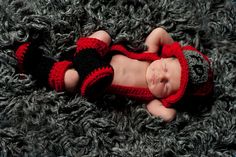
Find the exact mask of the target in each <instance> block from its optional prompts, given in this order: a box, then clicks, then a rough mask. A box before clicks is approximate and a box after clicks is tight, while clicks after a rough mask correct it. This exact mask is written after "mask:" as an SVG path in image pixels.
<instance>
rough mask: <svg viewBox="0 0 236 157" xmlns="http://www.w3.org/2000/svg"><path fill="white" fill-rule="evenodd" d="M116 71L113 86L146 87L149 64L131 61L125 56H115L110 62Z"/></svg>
mask: <svg viewBox="0 0 236 157" xmlns="http://www.w3.org/2000/svg"><path fill="white" fill-rule="evenodd" d="M110 64H111V66H112V67H113V69H114V79H113V82H112V84H115V85H124V86H135V87H146V86H147V85H146V69H147V66H148V65H149V63H148V62H143V61H138V60H135V59H130V58H128V57H126V56H124V55H114V56H113V57H112V59H111V62H110Z"/></svg>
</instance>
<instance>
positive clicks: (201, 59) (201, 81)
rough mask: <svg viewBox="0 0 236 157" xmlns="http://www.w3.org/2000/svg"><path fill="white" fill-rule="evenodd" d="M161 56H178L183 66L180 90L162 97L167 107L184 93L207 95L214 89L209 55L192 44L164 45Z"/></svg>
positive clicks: (175, 43)
mask: <svg viewBox="0 0 236 157" xmlns="http://www.w3.org/2000/svg"><path fill="white" fill-rule="evenodd" d="M161 57H163V58H167V57H176V58H177V59H178V60H179V62H180V66H181V79H180V88H179V90H178V91H177V92H176V93H174V94H172V95H170V96H168V97H166V98H163V99H161V101H162V103H163V105H164V106H165V107H171V106H173V104H174V103H176V102H177V101H179V100H180V99H181V98H182V97H183V96H184V95H187V96H206V95H209V94H210V93H211V92H212V89H213V74H212V69H211V68H210V62H209V60H208V58H207V56H205V55H203V54H202V53H201V52H199V51H198V50H197V49H195V48H194V47H192V46H184V47H181V45H180V44H179V43H178V42H174V43H173V44H170V45H164V46H163V48H162V53H161Z"/></svg>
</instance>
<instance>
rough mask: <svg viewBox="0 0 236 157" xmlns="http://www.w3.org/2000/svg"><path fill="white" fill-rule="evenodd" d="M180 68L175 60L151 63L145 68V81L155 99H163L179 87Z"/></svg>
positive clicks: (164, 59) (167, 59)
mask: <svg viewBox="0 0 236 157" xmlns="http://www.w3.org/2000/svg"><path fill="white" fill-rule="evenodd" d="M180 77H181V67H180V63H179V60H178V59H176V58H163V59H160V60H156V61H153V62H152V63H151V64H150V65H149V66H148V68H147V71H146V81H147V85H148V88H149V90H150V91H151V93H152V94H153V95H154V96H156V97H157V98H165V97H167V96H169V95H171V94H173V93H175V92H176V91H177V90H178V89H179V87H180Z"/></svg>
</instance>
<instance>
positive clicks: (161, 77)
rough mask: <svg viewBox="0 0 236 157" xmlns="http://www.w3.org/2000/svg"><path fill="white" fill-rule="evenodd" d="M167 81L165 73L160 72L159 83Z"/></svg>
mask: <svg viewBox="0 0 236 157" xmlns="http://www.w3.org/2000/svg"><path fill="white" fill-rule="evenodd" d="M167 81H168V78H167V77H166V75H165V73H160V75H159V82H160V83H166V82H167Z"/></svg>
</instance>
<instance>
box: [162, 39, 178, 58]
mask: <svg viewBox="0 0 236 157" xmlns="http://www.w3.org/2000/svg"><path fill="white" fill-rule="evenodd" d="M179 52H180V53H181V52H182V48H181V45H180V44H179V43H178V42H174V43H172V44H165V45H163V47H162V49H161V54H160V56H161V57H163V58H168V57H172V56H175V54H176V53H179Z"/></svg>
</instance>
